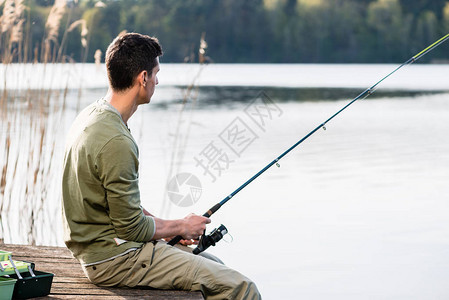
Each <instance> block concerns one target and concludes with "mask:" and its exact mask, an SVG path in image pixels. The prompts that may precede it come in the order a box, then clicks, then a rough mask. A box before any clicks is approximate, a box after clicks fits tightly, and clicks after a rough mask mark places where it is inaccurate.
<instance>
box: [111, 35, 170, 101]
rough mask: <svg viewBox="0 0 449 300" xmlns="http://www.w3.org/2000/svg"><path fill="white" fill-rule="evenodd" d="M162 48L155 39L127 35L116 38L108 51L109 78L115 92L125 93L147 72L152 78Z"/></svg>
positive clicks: (145, 36) (146, 36)
mask: <svg viewBox="0 0 449 300" xmlns="http://www.w3.org/2000/svg"><path fill="white" fill-rule="evenodd" d="M161 55H162V48H161V46H160V45H159V41H158V40H157V38H155V37H150V36H148V35H143V34H139V33H126V34H124V35H119V36H118V37H116V38H115V39H114V40H113V41H112V43H111V44H110V45H109V47H108V50H107V51H106V68H107V70H108V78H109V82H110V84H111V87H112V89H113V90H114V91H118V92H119V91H124V90H126V89H128V88H130V87H132V85H133V84H134V79H135V78H136V76H137V75H138V74H139V73H140V72H142V71H144V70H145V71H147V72H148V73H149V75H150V76H151V74H152V71H153V68H154V67H155V66H156V65H157V60H156V58H157V57H158V56H161Z"/></svg>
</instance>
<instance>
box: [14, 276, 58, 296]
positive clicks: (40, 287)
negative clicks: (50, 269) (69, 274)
mask: <svg viewBox="0 0 449 300" xmlns="http://www.w3.org/2000/svg"><path fill="white" fill-rule="evenodd" d="M20 275H21V277H22V278H18V276H17V274H13V275H10V276H11V278H14V279H16V280H17V282H16V285H15V288H14V294H13V298H14V299H28V298H34V297H43V296H47V295H48V294H50V290H51V284H52V282H53V274H52V273H47V272H41V271H33V273H30V272H24V273H20ZM33 275H34V276H33Z"/></svg>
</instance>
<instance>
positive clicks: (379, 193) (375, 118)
mask: <svg viewBox="0 0 449 300" xmlns="http://www.w3.org/2000/svg"><path fill="white" fill-rule="evenodd" d="M407 90H408V91H407V92H404V90H398V91H397V92H393V91H392V90H389V91H388V93H387V92H384V91H381V90H379V91H377V92H376V93H377V98H370V99H371V100H370V101H366V100H363V101H360V102H358V103H355V104H354V105H353V106H351V107H350V108H349V109H348V110H347V111H345V112H344V113H342V114H341V115H339V116H338V117H337V118H336V119H334V120H332V122H330V123H329V124H328V125H327V130H326V131H324V130H319V131H318V132H317V133H316V134H314V135H313V136H312V137H310V138H309V139H308V140H307V141H305V142H304V143H303V144H301V145H300V146H299V147H298V148H297V149H295V150H293V151H292V152H291V153H290V154H288V155H287V156H286V157H285V158H284V159H282V160H281V161H280V168H277V167H275V166H274V167H272V168H270V169H269V170H268V171H267V172H265V173H264V174H263V175H261V176H260V177H259V178H258V179H256V180H255V181H254V182H253V183H251V184H250V185H249V186H247V187H246V188H245V189H243V190H242V191H241V192H240V193H239V194H238V195H236V196H235V197H234V198H233V199H231V200H230V201H229V202H228V203H227V204H226V205H225V206H224V207H223V208H222V209H221V210H220V211H219V212H217V213H216V214H215V215H214V216H213V222H214V224H212V225H211V226H210V228H215V227H217V226H218V225H220V224H221V223H223V224H224V225H226V227H227V228H228V229H229V231H230V234H231V235H232V236H233V237H234V241H233V242H232V243H229V244H227V243H225V242H220V243H219V244H218V245H217V247H215V248H212V249H211V250H210V251H211V252H213V253H215V254H216V255H218V256H220V257H221V258H222V259H223V260H224V261H225V262H226V263H227V264H228V265H230V266H232V267H234V268H236V269H238V270H240V271H241V272H243V273H244V274H246V275H248V276H249V277H250V278H252V279H253V280H255V281H256V283H257V284H258V286H259V288H260V290H261V291H262V294H263V295H264V298H266V299H367V298H373V299H444V298H447V297H449V294H448V290H447V288H446V285H447V281H448V280H449V276H448V275H447V271H446V270H447V268H448V267H449V258H448V256H447V251H448V249H449V223H448V222H447V213H448V210H449V206H448V203H447V200H448V199H449V187H448V185H447V182H449V140H448V138H447V130H448V129H449V125H448V123H447V120H448V114H449V94H448V93H432V91H429V92H425V93H423V92H410V90H412V89H407ZM262 91H263V92H264V95H266V96H268V97H269V99H271V100H272V101H273V103H275V105H276V106H277V107H278V109H279V110H278V111H277V113H276V114H275V115H272V117H271V118H268V117H267V116H268V111H265V116H266V117H265V121H266V126H264V127H260V126H258V125H257V124H256V123H255V122H254V120H252V119H251V118H250V117H249V116H248V114H246V112H247V111H248V106H250V105H251V104H252V101H253V100H255V99H257V97H258V96H259V95H260V92H262ZM105 92H106V89H105V88H104V87H103V88H98V89H92V90H85V91H84V92H83V94H82V98H81V101H80V102H78V101H77V99H78V91H76V90H69V91H68V93H67V94H66V95H65V96H64V94H63V93H62V92H61V93H60V94H58V97H59V98H57V99H59V100H58V101H54V102H50V103H53V106H52V105H49V106H48V107H44V108H45V109H44V111H47V113H45V114H44V115H43V116H44V118H37V119H36V120H40V121H39V122H37V121H36V122H34V121H33V122H34V123H33V124H36V125H33V126H34V127H33V126H30V125H29V124H31V123H30V122H29V120H30V119H32V118H33V117H32V115H31V114H30V113H28V112H27V110H26V107H28V106H27V105H26V103H27V102H26V101H23V102H21V103H22V104H15V105H10V106H9V107H8V114H9V115H10V117H8V119H7V120H8V122H9V123H10V124H11V127H10V129H8V126H7V123H5V121H4V120H5V119H3V118H2V128H1V142H2V143H3V144H2V147H1V149H0V151H2V152H0V157H1V158H2V159H4V158H5V157H6V152H5V150H4V149H6V147H4V145H6V142H5V141H6V137H7V136H8V134H9V136H10V140H11V146H10V147H11V148H10V149H14V151H12V150H11V153H13V152H14V153H23V154H14V155H15V156H12V154H10V159H11V161H10V164H9V166H14V165H15V163H16V161H18V164H19V165H18V167H17V168H16V173H8V177H7V178H8V182H7V183H6V187H4V188H5V189H6V190H7V191H10V190H15V189H21V188H24V183H23V181H22V180H21V179H20V178H26V177H29V176H31V177H30V179H27V181H26V182H32V181H33V180H34V177H33V176H32V175H34V174H35V173H34V171H35V170H36V168H35V167H34V168H32V169H31V171H29V170H27V165H26V163H27V161H30V159H29V157H30V154H29V153H30V150H33V149H34V150H33V151H36V150H35V149H39V147H40V140H41V139H40V137H41V135H39V134H40V132H41V131H40V128H45V132H46V135H44V139H43V142H42V147H44V148H45V147H47V148H46V149H54V152H53V153H52V152H51V151H50V152H48V151H43V153H47V154H42V155H41V156H36V157H34V156H33V158H32V160H31V161H33V162H35V163H37V162H38V159H39V157H41V158H43V159H47V160H48V158H49V154H48V153H52V154H51V158H52V161H53V162H52V164H49V162H45V163H43V164H42V166H44V167H42V169H38V170H39V171H38V172H37V174H38V177H37V178H38V179H39V182H41V184H45V183H46V182H49V183H51V188H48V192H47V193H46V194H45V197H46V198H45V199H44V200H42V197H41V196H40V198H38V200H37V202H36V203H34V204H33V205H34V206H32V207H35V209H34V210H33V215H34V217H36V220H35V224H34V225H33V226H34V232H35V239H36V242H37V243H38V244H59V245H60V244H62V237H61V232H60V230H59V229H60V224H61V222H60V213H59V211H60V206H59V201H60V194H59V192H58V188H57V187H58V186H59V183H58V182H59V180H60V173H58V171H60V168H61V161H62V154H63V140H64V139H65V133H66V132H67V130H68V127H69V125H70V123H71V122H72V120H73V118H74V117H75V115H76V113H77V108H78V107H84V106H86V105H87V104H88V103H90V102H92V101H95V100H97V99H98V98H100V97H102V96H103V95H104V93H105ZM194 92H195V93H198V94H195V93H193V94H191V95H192V96H191V97H192V98H194V99H196V101H195V102H191V99H189V102H188V104H187V105H186V106H184V107H183V105H182V101H183V100H184V99H186V98H185V90H184V89H183V88H178V87H170V86H161V87H160V88H159V89H157V91H156V94H155V97H154V98H153V99H152V103H151V104H150V105H148V106H145V107H141V108H139V110H138V111H137V113H136V114H135V115H134V116H133V118H132V119H131V122H130V127H131V132H132V133H133V135H134V137H135V138H136V140H137V141H138V144H139V147H140V160H141V163H140V184H141V196H142V203H143V206H144V207H146V208H147V209H148V210H150V211H152V212H154V213H155V214H159V215H163V216H166V217H169V218H178V217H182V216H184V215H186V214H188V213H190V212H196V213H203V212H204V211H206V210H207V209H208V208H210V207H211V206H212V205H214V204H215V203H217V202H218V201H220V200H222V199H223V198H224V197H226V196H227V195H229V193H231V192H232V191H233V190H234V189H236V188H237V187H238V186H240V185H241V184H242V183H243V182H245V181H246V180H247V179H248V178H250V177H251V176H253V175H254V174H255V173H256V172H257V171H259V170H260V169H262V168H263V167H264V166H265V165H266V164H267V163H269V162H270V161H271V160H273V159H274V158H275V157H276V156H278V155H279V154H280V153H282V152H283V151H285V150H286V149H287V148H288V147H290V146H291V145H293V144H294V143H295V142H296V141H298V140H299V139H300V138H302V137H303V136H305V135H306V134H307V133H308V132H310V131H311V130H312V129H313V128H315V127H316V126H317V125H318V124H320V123H321V122H323V121H324V120H326V119H327V118H328V117H329V116H331V115H332V114H333V113H335V112H336V111H338V110H339V109H340V108H341V107H343V106H344V105H345V104H346V103H347V101H348V99H352V98H354V97H355V96H357V94H358V93H360V92H361V90H354V89H352V88H346V89H316V88H307V89H299V88H288V89H282V88H254V87H253V88H251V87H212V86H210V87H202V88H200V89H198V90H195V91H194ZM375 95H376V94H375ZM55 97H56V95H53V96H52V99H56V98H55ZM29 99H30V100H31V102H33V96H30V98H29ZM62 99H66V105H65V106H62V105H61V104H62V103H63V102H62ZM329 100H332V101H329ZM20 105H22V106H20ZM182 108H184V110H182ZM38 111H41V110H38ZM3 112H4V111H3ZM3 115H4V116H5V114H3ZM236 119H239V120H241V122H243V123H244V124H246V126H247V128H249V129H251V130H252V131H253V133H254V135H253V137H256V138H254V140H253V141H252V142H251V143H250V144H248V145H247V147H246V148H244V149H243V148H240V150H241V151H240V152H238V153H237V154H236V153H235V152H232V151H231V150H230V149H229V147H227V145H226V144H225V143H224V141H223V135H222V134H223V132H226V129H227V128H230V125H231V124H233V122H234V121H235V120H236ZM20 120H23V121H20ZM25 120H27V121H25ZM29 128H35V129H34V130H35V131H32V130H30V129H29ZM33 133H35V136H34V138H33V139H30V135H32V134H33ZM47 133H48V134H47ZM50 133H51V134H53V136H50ZM29 140H32V141H34V142H33V143H30V142H28V143H26V142H24V141H29ZM242 142H243V141H242ZM18 143H22V144H18ZM53 143H54V146H52V145H53ZM211 144H212V145H214V146H215V147H216V149H217V150H218V151H220V152H218V153H219V154H220V155H223V154H227V158H228V159H229V160H228V161H227V162H228V164H227V166H226V168H223V169H221V173H220V174H218V173H214V174H215V175H216V176H215V180H214V179H213V178H212V177H211V176H210V174H208V173H207V172H206V170H205V169H204V168H201V166H199V164H198V161H197V160H196V159H195V158H199V157H201V153H202V152H204V150H205V149H207V147H210V145H211ZM209 149H210V148H209ZM242 149H243V150H242ZM33 153H36V152H33ZM20 155H23V159H22V158H20V159H17V157H21V156H20ZM11 157H13V158H11ZM222 162H223V160H222ZM4 164H5V161H4V160H2V161H1V163H0V166H2V167H3V166H4ZM20 164H23V165H20ZM48 166H50V168H51V169H52V170H56V171H54V172H52V173H46V172H48V169H46V167H48ZM9 170H10V171H8V172H12V171H11V170H13V168H11V167H10V169H9ZM170 170H171V171H170ZM210 171H211V172H212V171H213V172H217V169H214V168H213V167H211V169H210ZM180 172H188V173H192V174H195V175H196V176H197V177H198V178H199V179H200V181H201V184H202V195H201V198H200V200H199V201H198V202H197V203H196V204H195V205H194V206H191V207H187V208H180V207H176V206H174V205H173V204H171V203H169V202H167V201H168V199H167V198H166V188H165V186H166V182H167V180H169V179H170V177H171V176H172V175H174V174H177V173H180ZM44 175H47V177H45V176H44ZM11 185H13V188H12V186H11ZM8 195H10V196H8V197H12V195H13V194H11V193H9V194H8ZM5 203H7V205H5ZM19 208H20V209H30V205H28V203H27V201H26V199H24V198H19V199H16V198H8V199H6V198H5V199H2V225H3V234H4V236H5V240H6V242H12V243H21V242H27V241H28V237H29V236H28V233H29V230H27V228H29V225H30V224H29V221H27V220H23V219H21V217H23V216H24V215H25V216H29V213H30V211H28V210H27V213H26V214H24V213H23V212H22V213H21V212H20V211H19ZM212 226H214V227H212Z"/></svg>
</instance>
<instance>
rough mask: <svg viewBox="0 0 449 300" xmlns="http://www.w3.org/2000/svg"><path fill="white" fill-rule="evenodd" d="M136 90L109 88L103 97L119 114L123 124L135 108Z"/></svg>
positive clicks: (126, 122)
mask: <svg viewBox="0 0 449 300" xmlns="http://www.w3.org/2000/svg"><path fill="white" fill-rule="evenodd" d="M136 98H137V90H136V89H135V88H131V89H129V90H127V91H125V92H119V93H118V92H114V91H113V90H112V89H109V91H108V93H107V94H106V96H105V97H104V99H105V100H106V101H108V102H109V104H111V105H112V106H113V107H114V108H115V109H116V110H117V111H118V112H119V113H120V115H121V117H122V120H123V122H124V123H125V124H128V120H129V118H131V116H132V115H133V114H134V112H135V111H136V110H137V106H138V105H137V101H136Z"/></svg>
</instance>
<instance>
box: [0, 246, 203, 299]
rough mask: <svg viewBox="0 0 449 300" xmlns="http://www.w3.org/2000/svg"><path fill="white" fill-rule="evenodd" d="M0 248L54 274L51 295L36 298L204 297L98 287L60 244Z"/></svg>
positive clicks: (16, 258) (189, 294)
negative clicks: (56, 245)
mask: <svg viewBox="0 0 449 300" xmlns="http://www.w3.org/2000/svg"><path fill="white" fill-rule="evenodd" d="M0 249H1V250H6V251H10V252H12V256H13V259H14V260H24V261H30V262H34V263H35V264H36V270H38V271H44V272H50V273H53V274H54V275H55V276H54V278H53V284H52V287H51V292H50V295H49V296H48V297H42V298H35V299H100V300H115V299H190V300H199V299H204V298H203V296H202V294H201V293H200V292H187V291H166V290H154V289H128V288H103V287H98V286H96V285H94V284H92V283H90V282H89V280H88V279H87V278H86V276H85V275H84V273H83V271H82V269H81V266H80V264H79V262H78V261H77V260H76V259H75V258H73V256H72V255H71V253H70V251H69V250H68V249H66V248H62V247H42V246H26V245H8V244H1V243H0Z"/></svg>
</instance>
